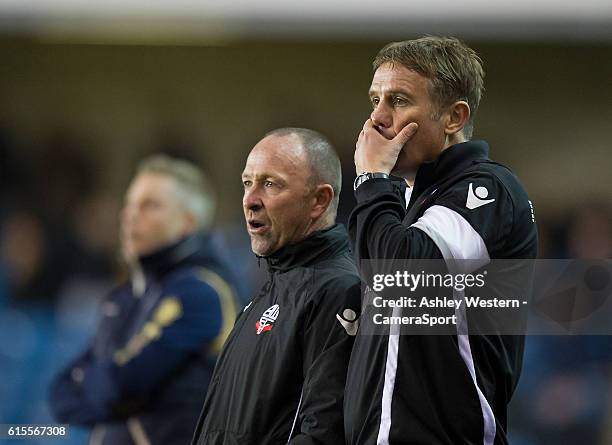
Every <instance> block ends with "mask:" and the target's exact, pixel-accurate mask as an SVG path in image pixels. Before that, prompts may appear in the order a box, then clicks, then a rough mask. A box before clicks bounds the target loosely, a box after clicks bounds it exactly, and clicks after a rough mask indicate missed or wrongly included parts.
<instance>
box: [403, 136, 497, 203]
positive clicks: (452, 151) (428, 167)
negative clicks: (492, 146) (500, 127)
mask: <svg viewBox="0 0 612 445" xmlns="http://www.w3.org/2000/svg"><path fill="white" fill-rule="evenodd" d="M488 157H489V145H488V144H487V143H486V142H485V141H479V140H477V141H467V142H462V143H460V144H455V145H451V146H450V147H448V148H447V149H446V150H444V151H443V152H442V153H440V155H439V156H438V157H437V158H436V159H434V160H433V161H430V162H424V163H423V164H421V166H420V167H419V169H418V171H417V175H416V178H415V181H414V190H413V192H412V196H411V198H410V203H411V204H412V203H413V202H414V201H415V199H416V198H417V197H418V196H420V195H421V193H423V191H424V190H426V189H427V188H428V187H430V186H432V185H433V184H435V183H436V182H440V181H442V180H444V179H446V178H448V177H451V176H454V175H457V174H459V173H461V172H462V171H463V170H465V169H466V168H468V167H469V166H470V165H471V164H472V163H473V162H474V161H476V160H480V159H482V160H485V159H488Z"/></svg>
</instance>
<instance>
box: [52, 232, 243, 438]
mask: <svg viewBox="0 0 612 445" xmlns="http://www.w3.org/2000/svg"><path fill="white" fill-rule="evenodd" d="M140 263H141V266H142V275H141V274H136V276H140V277H141V278H143V279H144V281H141V280H138V279H137V277H134V278H136V279H135V280H134V282H136V281H140V282H141V284H143V285H144V286H143V287H142V288H141V289H140V290H135V288H138V287H139V286H138V285H135V286H133V285H132V283H125V284H123V285H122V286H119V287H118V288H116V289H115V290H113V291H112V292H111V294H110V295H109V296H108V298H106V299H105V301H104V302H103V303H102V306H101V321H100V324H99V327H98V330H97V332H96V335H95V337H94V339H93V341H92V343H91V346H90V347H89V348H87V349H86V350H85V351H84V352H83V353H82V355H81V356H80V357H78V358H77V359H76V360H74V362H73V363H71V364H69V365H68V366H67V367H66V368H65V370H64V371H63V372H62V373H61V374H60V375H59V376H58V377H57V378H56V379H55V381H54V382H53V384H52V388H51V399H50V405H51V411H52V413H53V415H54V417H55V418H56V419H57V420H58V421H59V422H62V423H70V424H75V425H83V426H89V427H93V428H94V430H93V432H92V434H91V439H90V443H92V444H94V443H95V444H105V445H134V444H136V443H150V444H151V445H173V444H176V445H183V444H185V443H188V442H189V440H190V438H191V433H192V431H193V428H194V427H195V425H196V423H197V418H198V414H199V412H200V409H201V407H202V403H203V401H204V397H205V395H206V387H207V384H208V382H209V380H210V377H211V375H212V370H213V368H214V364H215V359H216V357H217V354H218V352H219V350H220V349H221V346H222V344H223V341H224V340H225V338H226V337H227V335H228V334H229V330H230V329H231V326H232V323H233V321H234V318H235V314H236V310H235V308H236V304H235V301H234V300H235V295H234V291H233V289H234V288H235V286H234V283H235V280H234V279H233V278H232V274H231V273H230V271H229V269H228V267H227V266H226V264H225V261H223V260H222V259H221V255H220V252H219V251H217V249H216V247H215V243H214V242H213V240H212V239H211V238H210V237H209V236H191V237H188V238H185V239H183V240H182V241H180V242H179V243H177V244H175V245H172V246H169V247H166V248H164V249H162V250H160V251H158V252H156V253H154V254H152V255H149V256H147V257H144V258H141V261H140Z"/></svg>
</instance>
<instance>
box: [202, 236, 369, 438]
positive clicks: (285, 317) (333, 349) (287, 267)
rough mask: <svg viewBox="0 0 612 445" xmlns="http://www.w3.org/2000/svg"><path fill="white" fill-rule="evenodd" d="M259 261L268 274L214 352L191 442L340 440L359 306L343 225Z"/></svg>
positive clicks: (358, 288) (355, 275) (357, 285)
mask: <svg viewBox="0 0 612 445" xmlns="http://www.w3.org/2000/svg"><path fill="white" fill-rule="evenodd" d="M266 261H267V264H268V268H269V272H270V276H269V280H268V281H267V283H266V284H265V285H264V286H263V288H262V289H261V291H260V292H259V294H258V295H257V296H256V297H255V298H254V299H253V300H252V301H251V302H250V303H249V304H248V305H247V306H246V307H245V308H244V310H243V311H242V313H241V314H240V315H239V317H238V319H237V321H236V324H235V326H234V329H233V330H232V332H231V334H230V336H229V338H228V340H227V342H226V344H225V346H224V348H223V351H222V352H221V355H220V356H219V360H218V362H217V366H216V367H215V372H214V374H213V379H212V381H211V384H210V387H209V391H208V395H207V397H206V402H205V403H204V408H203V411H202V415H201V418H200V421H199V425H198V428H197V429H196V433H195V437H194V440H193V444H197V445H263V444H265V445H275V444H278V445H280V444H283V445H284V444H287V443H290V444H293V445H297V444H313V445H314V444H318V445H324V444H330V445H337V444H340V443H342V442H343V441H344V431H343V420H342V404H343V400H344V385H345V381H346V370H347V366H348V361H349V356H350V353H351V348H352V346H353V339H354V337H353V336H352V335H354V334H355V332H356V328H357V326H356V324H357V322H358V316H359V309H360V281H359V276H358V274H357V268H356V267H355V264H354V261H353V259H352V256H351V254H350V251H349V241H348V236H347V234H346V230H345V229H344V227H342V226H339V225H337V226H334V227H333V228H331V229H328V230H324V231H320V232H315V233H313V234H311V235H310V236H309V237H307V238H306V239H304V240H303V241H300V242H299V243H297V244H294V245H287V246H284V247H282V248H281V249H280V250H279V251H277V252H276V253H274V254H273V255H272V256H270V257H267V258H266ZM349 333H350V334H351V335H349Z"/></svg>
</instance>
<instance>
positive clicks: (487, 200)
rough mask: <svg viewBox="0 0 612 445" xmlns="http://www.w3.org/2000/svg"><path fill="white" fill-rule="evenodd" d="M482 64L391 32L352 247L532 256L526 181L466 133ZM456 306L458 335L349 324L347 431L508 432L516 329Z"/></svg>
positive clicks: (369, 440) (456, 49)
mask: <svg viewBox="0 0 612 445" xmlns="http://www.w3.org/2000/svg"><path fill="white" fill-rule="evenodd" d="M483 78H484V73H483V69H482V66H481V61H480V58H479V57H478V55H477V54H476V53H475V52H474V51H473V50H472V49H470V48H469V47H467V46H466V45H464V44H463V43H462V42H460V41H458V40H457V39H455V38H441V37H423V38H419V39H416V40H409V41H403V42H396V43H391V44H389V45H387V46H386V47H384V48H383V49H382V50H381V51H380V52H379V54H378V55H377V56H376V58H375V60H374V77H373V79H372V84H371V87H370V91H369V96H370V101H371V103H372V107H373V111H372V114H371V116H370V119H368V120H367V121H366V123H365V125H364V126H363V130H362V131H361V133H360V135H359V138H358V140H357V145H356V151H355V167H356V171H357V175H358V176H357V178H356V180H355V186H354V188H355V197H356V199H357V206H356V207H355V209H354V210H353V212H352V214H351V216H350V221H349V232H350V236H351V241H352V242H353V246H354V249H355V254H356V257H357V259H358V261H359V260H408V261H404V264H411V263H410V261H411V260H412V261H414V260H418V259H440V260H442V259H443V260H444V261H446V262H447V264H449V263H450V262H452V261H455V260H466V259H467V260H474V262H475V263H476V264H478V266H483V265H485V264H487V263H488V262H489V261H490V260H491V259H495V258H504V259H512V258H535V256H536V253H537V247H536V246H537V234H536V225H535V219H534V217H533V209H532V207H531V203H530V201H529V200H528V197H527V195H526V193H525V191H524V190H523V187H522V186H521V184H520V183H519V181H518V179H517V178H516V176H514V174H513V173H512V172H511V171H510V170H508V169H507V168H505V167H503V166H501V165H499V164H497V163H494V162H492V161H491V160H490V159H489V158H488V146H487V144H486V142H484V141H471V140H470V138H471V136H472V131H473V121H474V115H475V113H476V110H477V108H478V104H479V101H480V98H481V95H482V92H483V89H484V88H483ZM391 173H392V174H393V175H395V176H399V177H400V178H401V179H402V180H403V181H395V180H394V179H393V178H390V177H389V175H390V174H391ZM406 184H407V185H408V187H406ZM364 264H365V263H364ZM409 272H415V271H409ZM468 272H469V271H468ZM365 279H366V280H367V277H365ZM400 311H401V309H400ZM364 314H365V308H364ZM394 315H395V311H394ZM364 317H365V315H364ZM362 318H363V317H362ZM458 319H459V320H460V321H459V322H458V323H457V335H436V336H433V335H430V336H427V335H400V334H399V333H393V332H392V331H391V330H389V329H388V328H387V331H386V334H382V335H358V336H357V338H356V341H355V347H354V349H353V353H352V356H351V362H350V365H349V372H348V376H347V390H346V396H345V411H344V414H345V428H346V434H347V440H346V443H347V444H351V445H361V444H363V445H370V444H403V443H406V444H407V443H410V444H427V445H437V444H445V445H457V444H468V443H469V444H484V445H491V444H496V445H497V444H506V443H507V438H506V428H507V425H506V409H507V404H508V402H509V400H510V397H511V396H512V393H513V391H514V388H515V387H516V384H517V381H518V377H519V373H520V367H521V361H522V354H523V344H524V339H523V337H521V336H503V335H487V336H486V337H485V336H481V335H467V334H465V332H467V333H468V334H469V326H468V325H467V324H465V323H467V322H466V321H465V319H462V318H461V317H458ZM364 320H365V318H364Z"/></svg>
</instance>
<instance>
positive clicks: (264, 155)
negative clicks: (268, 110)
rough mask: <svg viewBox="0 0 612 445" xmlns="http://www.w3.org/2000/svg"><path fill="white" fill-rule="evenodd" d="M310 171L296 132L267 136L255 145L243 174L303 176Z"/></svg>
mask: <svg viewBox="0 0 612 445" xmlns="http://www.w3.org/2000/svg"><path fill="white" fill-rule="evenodd" d="M307 173H308V162H307V156H306V152H305V150H304V147H303V145H302V141H301V139H300V137H299V136H297V135H295V134H289V135H283V136H277V135H271V136H267V137H265V138H264V139H262V140H261V141H259V142H258V143H257V145H255V147H253V149H252V150H251V152H250V153H249V156H248V158H247V161H246V165H245V168H244V172H243V175H249V176H258V175H265V174H275V175H279V176H283V177H285V176H294V175H296V176H303V175H305V174H307Z"/></svg>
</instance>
